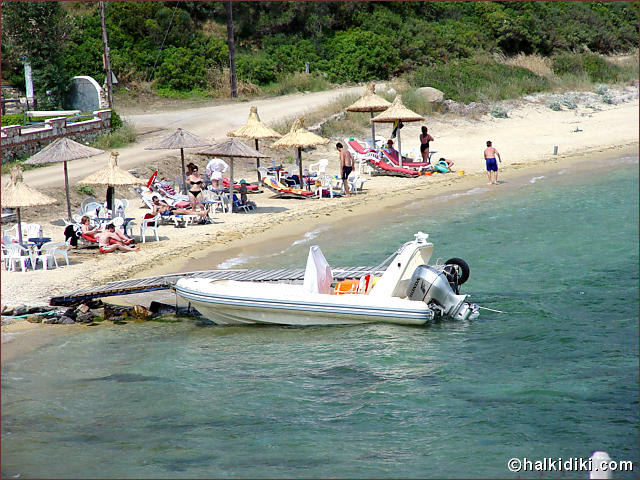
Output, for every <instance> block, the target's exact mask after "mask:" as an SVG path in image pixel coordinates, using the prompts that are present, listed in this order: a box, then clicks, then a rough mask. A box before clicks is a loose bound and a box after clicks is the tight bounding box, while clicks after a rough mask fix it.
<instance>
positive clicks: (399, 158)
mask: <svg viewBox="0 0 640 480" xmlns="http://www.w3.org/2000/svg"><path fill="white" fill-rule="evenodd" d="M398 161H399V162H400V166H402V142H401V141H400V125H399V124H398Z"/></svg>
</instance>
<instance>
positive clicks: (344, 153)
mask: <svg viewBox="0 0 640 480" xmlns="http://www.w3.org/2000/svg"><path fill="white" fill-rule="evenodd" d="M336 148H337V149H338V152H340V176H341V178H342V185H343V186H344V194H345V195H346V196H347V197H349V196H351V192H350V190H349V180H348V178H349V175H350V174H351V172H352V171H353V156H352V155H351V152H349V150H347V149H346V148H344V146H343V145H342V144H341V143H340V142H338V143H336Z"/></svg>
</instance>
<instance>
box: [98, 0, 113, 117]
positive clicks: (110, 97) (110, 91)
mask: <svg viewBox="0 0 640 480" xmlns="http://www.w3.org/2000/svg"><path fill="white" fill-rule="evenodd" d="M100 21H101V23H102V43H104V68H105V69H106V71H107V99H108V101H109V108H111V109H113V83H112V77H111V56H110V55H109V38H108V37H107V24H106V22H105V20H104V1H103V0H100Z"/></svg>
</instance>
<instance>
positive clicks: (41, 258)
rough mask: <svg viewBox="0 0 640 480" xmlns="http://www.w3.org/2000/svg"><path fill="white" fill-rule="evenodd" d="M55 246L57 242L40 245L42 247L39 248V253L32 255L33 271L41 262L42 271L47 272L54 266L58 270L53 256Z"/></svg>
mask: <svg viewBox="0 0 640 480" xmlns="http://www.w3.org/2000/svg"><path fill="white" fill-rule="evenodd" d="M60 243H62V242H60ZM56 244H57V242H49V243H45V244H44V245H42V247H41V248H40V252H39V253H36V254H35V255H34V265H33V269H34V270H35V269H36V266H37V264H38V262H42V268H43V269H44V270H48V269H49V267H53V266H54V265H55V266H56V268H58V261H57V260H56V257H55V255H54V254H53V252H54V251H55V249H56Z"/></svg>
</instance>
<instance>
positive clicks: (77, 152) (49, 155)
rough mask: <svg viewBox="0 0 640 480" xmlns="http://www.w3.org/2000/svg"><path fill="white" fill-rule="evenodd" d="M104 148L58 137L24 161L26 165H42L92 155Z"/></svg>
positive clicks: (102, 151)
mask: <svg viewBox="0 0 640 480" xmlns="http://www.w3.org/2000/svg"><path fill="white" fill-rule="evenodd" d="M102 153H104V150H99V149H97V148H93V147H88V146H87V145H83V144H81V143H78V142H74V141H73V140H71V139H70V138H66V137H63V138H58V139H56V140H54V141H53V142H51V143H50V144H49V145H47V146H46V147H44V148H43V149H42V150H40V151H39V152H38V153H36V154H35V155H33V156H32V157H31V158H29V160H27V161H26V162H24V163H25V164H27V165H43V164H46V163H57V162H68V161H69V160H77V159H78V158H87V157H93V156H94V155H100V154H102Z"/></svg>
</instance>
